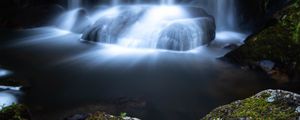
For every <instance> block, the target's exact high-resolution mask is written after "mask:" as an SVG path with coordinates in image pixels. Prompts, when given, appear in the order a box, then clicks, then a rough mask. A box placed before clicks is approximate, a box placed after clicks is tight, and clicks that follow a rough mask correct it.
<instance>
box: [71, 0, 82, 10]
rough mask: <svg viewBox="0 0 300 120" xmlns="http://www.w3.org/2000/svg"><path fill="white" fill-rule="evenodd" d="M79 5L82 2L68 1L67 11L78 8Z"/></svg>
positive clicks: (76, 0) (78, 0)
mask: <svg viewBox="0 0 300 120" xmlns="http://www.w3.org/2000/svg"><path fill="white" fill-rule="evenodd" d="M81 5H82V0H68V8H69V9H76V8H80V7H81Z"/></svg>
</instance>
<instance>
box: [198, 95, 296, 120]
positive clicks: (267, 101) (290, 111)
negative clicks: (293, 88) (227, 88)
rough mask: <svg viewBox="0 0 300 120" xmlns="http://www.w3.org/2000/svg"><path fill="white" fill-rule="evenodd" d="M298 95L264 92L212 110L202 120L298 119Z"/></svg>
mask: <svg viewBox="0 0 300 120" xmlns="http://www.w3.org/2000/svg"><path fill="white" fill-rule="evenodd" d="M299 106H300V95H299V94H295V93H292V92H288V91H283V90H265V91H262V92H260V93H258V94H256V95H254V96H253V97H250V98H247V99H245V100H239V101H236V102H233V103H230V104H228V105H225V106H222V107H219V108H216V109H214V110H213V111H212V112H211V113H209V114H208V115H207V116H205V117H204V118H203V120H212V119H245V120H248V119H249V120H250V119H255V120H260V119H262V120H263V119H265V120H293V119H300V112H299V111H298V110H299Z"/></svg>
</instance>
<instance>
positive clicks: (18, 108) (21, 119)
mask: <svg viewBox="0 0 300 120" xmlns="http://www.w3.org/2000/svg"><path fill="white" fill-rule="evenodd" d="M0 120H31V115H30V112H29V110H28V108H27V107H26V106H24V105H21V104H13V105H11V106H8V107H5V108H3V109H2V110H0Z"/></svg>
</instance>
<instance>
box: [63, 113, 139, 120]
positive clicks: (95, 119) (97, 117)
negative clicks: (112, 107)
mask: <svg viewBox="0 0 300 120" xmlns="http://www.w3.org/2000/svg"><path fill="white" fill-rule="evenodd" d="M65 120H140V119H138V118H132V117H128V116H126V113H121V114H120V115H119V116H113V115H110V114H107V113H104V112H95V113H93V114H76V115H73V116H70V117H67V118H65Z"/></svg>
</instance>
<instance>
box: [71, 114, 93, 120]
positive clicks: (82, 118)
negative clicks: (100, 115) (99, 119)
mask: <svg viewBox="0 0 300 120" xmlns="http://www.w3.org/2000/svg"><path fill="white" fill-rule="evenodd" d="M88 117H89V115H88V114H75V115H72V116H70V117H67V118H65V120H86V119H87V118H88Z"/></svg>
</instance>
